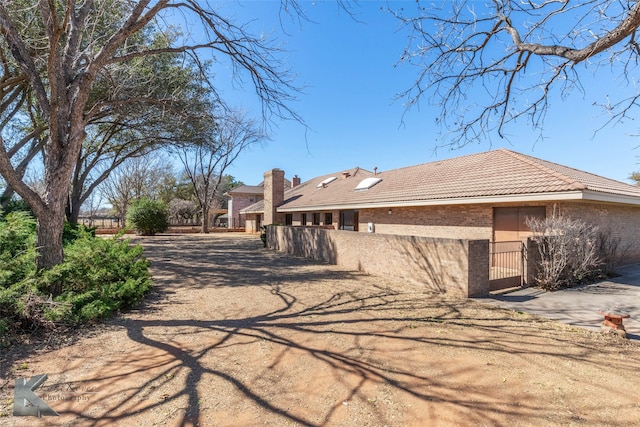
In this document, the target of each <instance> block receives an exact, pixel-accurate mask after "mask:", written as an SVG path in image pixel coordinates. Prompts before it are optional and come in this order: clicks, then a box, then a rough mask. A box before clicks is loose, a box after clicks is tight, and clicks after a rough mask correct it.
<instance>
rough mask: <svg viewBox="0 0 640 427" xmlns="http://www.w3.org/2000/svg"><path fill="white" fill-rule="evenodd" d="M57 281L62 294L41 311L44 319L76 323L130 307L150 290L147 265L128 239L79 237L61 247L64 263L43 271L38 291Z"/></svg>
mask: <svg viewBox="0 0 640 427" xmlns="http://www.w3.org/2000/svg"><path fill="white" fill-rule="evenodd" d="M58 282H61V283H62V284H63V285H62V289H63V293H62V294H61V295H60V296H58V297H56V298H55V299H54V302H55V303H56V304H53V305H52V307H50V308H48V309H47V310H46V311H45V317H47V319H49V320H52V321H56V322H60V321H62V322H65V323H78V322H84V321H89V320H95V319H100V318H104V317H107V316H109V315H111V314H112V313H114V312H115V311H117V310H119V309H121V308H126V307H131V306H133V305H135V304H136V303H137V302H139V301H140V300H141V299H142V297H143V296H144V294H145V293H146V292H147V291H148V290H149V289H151V277H150V274H149V262H148V261H147V260H146V259H145V258H143V257H142V247H141V246H131V245H130V244H129V241H128V240H119V239H117V238H111V239H100V238H93V237H89V236H84V237H80V238H78V239H77V240H75V241H74V242H73V243H71V244H69V245H68V246H67V247H65V260H64V262H63V263H62V264H60V265H57V266H56V267H54V268H52V269H51V270H48V271H45V272H43V274H42V276H41V278H40V280H39V285H38V288H39V289H47V288H48V287H49V285H50V284H52V283H58Z"/></svg>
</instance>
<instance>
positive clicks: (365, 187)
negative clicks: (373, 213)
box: [356, 176, 382, 191]
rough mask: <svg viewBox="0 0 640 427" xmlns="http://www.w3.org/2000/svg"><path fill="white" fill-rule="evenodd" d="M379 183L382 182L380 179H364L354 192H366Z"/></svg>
mask: <svg viewBox="0 0 640 427" xmlns="http://www.w3.org/2000/svg"><path fill="white" fill-rule="evenodd" d="M380 181H382V178H374V177H372V176H371V177H369V178H365V179H363V180H362V181H360V184H358V186H357V187H356V191H362V190H368V189H370V188H371V187H373V186H374V185H376V184H377V183H379V182H380Z"/></svg>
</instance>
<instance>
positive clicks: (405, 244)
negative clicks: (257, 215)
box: [267, 227, 489, 297]
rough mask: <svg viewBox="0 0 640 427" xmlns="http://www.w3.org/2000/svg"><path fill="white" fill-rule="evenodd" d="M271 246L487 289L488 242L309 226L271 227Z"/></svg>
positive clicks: (435, 282) (453, 288) (462, 290)
mask: <svg viewBox="0 0 640 427" xmlns="http://www.w3.org/2000/svg"><path fill="white" fill-rule="evenodd" d="M267 240H268V245H269V247H270V248H272V249H276V250H278V251H282V252H287V253H289V254H292V255H295V256H303V257H307V258H312V259H315V260H318V261H323V262H328V263H331V264H337V265H339V266H341V267H343V268H346V269H349V270H358V271H363V272H366V273H369V274H373V275H381V276H385V275H390V276H393V277H399V278H402V279H405V280H409V281H413V282H417V283H421V284H423V285H424V286H425V288H426V289H428V290H432V291H437V292H443V293H450V294H455V295H460V296H464V297H469V296H479V295H486V294H487V293H488V292H489V269H488V266H489V242H488V240H464V239H443V238H428V237H419V236H399V235H390V234H377V233H357V232H352V231H342V230H325V229H319V228H307V227H269V230H268V237H267Z"/></svg>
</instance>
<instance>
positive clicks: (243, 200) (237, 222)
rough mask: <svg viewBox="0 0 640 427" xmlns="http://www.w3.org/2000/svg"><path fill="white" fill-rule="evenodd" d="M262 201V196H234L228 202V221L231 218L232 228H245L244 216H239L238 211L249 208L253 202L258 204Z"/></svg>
mask: <svg viewBox="0 0 640 427" xmlns="http://www.w3.org/2000/svg"><path fill="white" fill-rule="evenodd" d="M260 200H262V194H259V195H249V194H236V195H234V196H233V197H232V198H231V200H229V206H230V207H231V209H230V210H229V220H231V219H232V218H233V226H234V227H244V226H245V220H246V216H245V215H240V211H241V210H242V209H244V208H246V207H249V206H251V205H252V204H254V203H255V202H259V201H260Z"/></svg>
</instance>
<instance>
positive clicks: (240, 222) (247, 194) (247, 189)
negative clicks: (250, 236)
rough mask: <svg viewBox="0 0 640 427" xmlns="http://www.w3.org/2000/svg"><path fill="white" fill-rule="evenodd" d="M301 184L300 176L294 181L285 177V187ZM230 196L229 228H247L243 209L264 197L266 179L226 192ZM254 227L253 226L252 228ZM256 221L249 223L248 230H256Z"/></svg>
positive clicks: (294, 178) (295, 177)
mask: <svg viewBox="0 0 640 427" xmlns="http://www.w3.org/2000/svg"><path fill="white" fill-rule="evenodd" d="M294 184H300V178H298V177H297V176H294V177H293V179H292V181H289V180H288V179H284V189H285V190H287V189H290V188H291V187H292V185H294ZM226 196H227V197H229V209H228V219H227V224H228V227H229V228H245V227H246V217H245V214H244V213H241V211H242V210H243V209H245V208H247V207H248V206H251V205H253V204H254V203H256V202H259V201H261V200H262V199H263V198H264V181H263V182H261V183H260V184H258V185H241V186H239V187H236V188H234V189H233V190H230V191H228V192H227V193H226ZM252 227H253V228H252ZM256 230H257V228H255V218H254V222H253V223H250V224H249V228H248V229H247V231H248V232H255V231H256Z"/></svg>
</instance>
